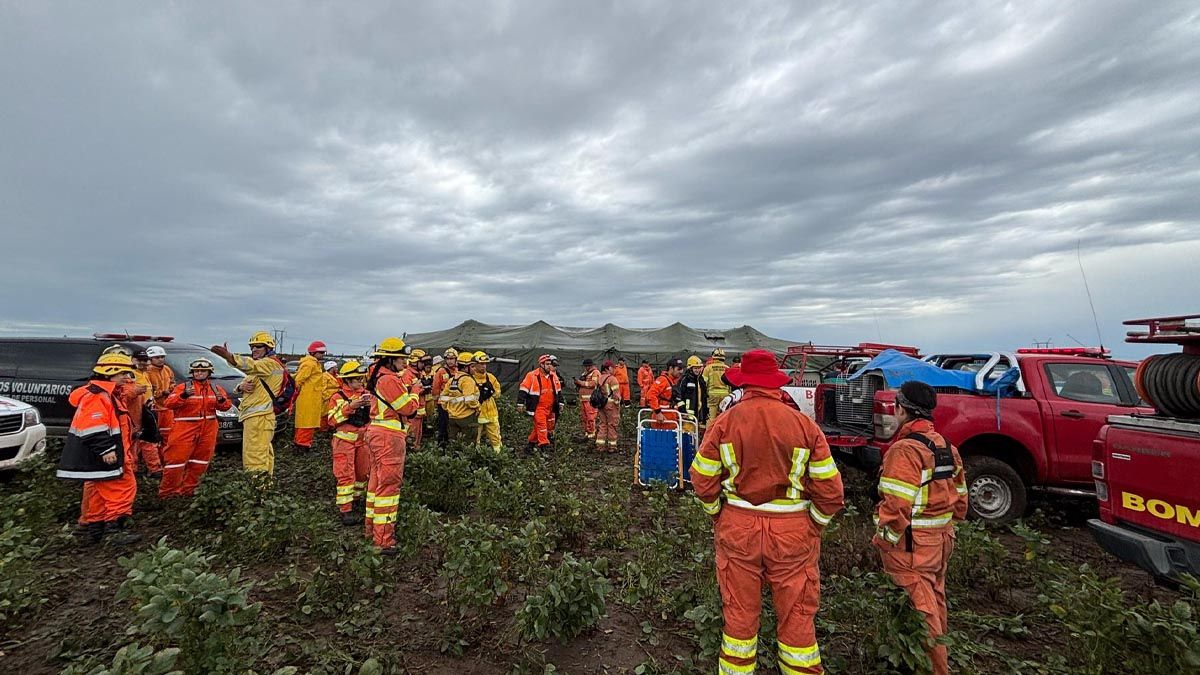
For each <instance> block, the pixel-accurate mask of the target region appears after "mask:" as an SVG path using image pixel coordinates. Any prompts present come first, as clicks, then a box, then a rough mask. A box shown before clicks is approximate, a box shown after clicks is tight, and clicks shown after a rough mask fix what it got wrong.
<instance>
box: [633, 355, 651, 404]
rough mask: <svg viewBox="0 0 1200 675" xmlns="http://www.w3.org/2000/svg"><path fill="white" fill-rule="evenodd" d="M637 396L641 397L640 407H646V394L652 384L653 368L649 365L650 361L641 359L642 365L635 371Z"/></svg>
mask: <svg viewBox="0 0 1200 675" xmlns="http://www.w3.org/2000/svg"><path fill="white" fill-rule="evenodd" d="M637 385H638V396H639V397H640V398H641V403H640V405H641V407H643V408H646V407H648V406H647V405H646V394H648V393H650V387H652V386H654V368H651V367H650V362H649V361H647V360H646V359H642V365H641V366H639V367H638V371H637Z"/></svg>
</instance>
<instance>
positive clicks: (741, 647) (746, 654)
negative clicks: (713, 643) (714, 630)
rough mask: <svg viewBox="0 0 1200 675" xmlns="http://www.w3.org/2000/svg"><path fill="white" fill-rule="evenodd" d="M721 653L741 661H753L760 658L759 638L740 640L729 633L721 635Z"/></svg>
mask: <svg viewBox="0 0 1200 675" xmlns="http://www.w3.org/2000/svg"><path fill="white" fill-rule="evenodd" d="M721 651H723V652H725V653H726V654H728V655H730V656H736V657H738V658H740V659H753V658H755V657H757V656H758V636H757V635H756V636H754V637H752V638H750V639H749V640H740V639H738V638H735V637H732V636H730V635H729V634H727V633H721Z"/></svg>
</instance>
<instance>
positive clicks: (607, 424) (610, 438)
mask: <svg viewBox="0 0 1200 675" xmlns="http://www.w3.org/2000/svg"><path fill="white" fill-rule="evenodd" d="M599 386H600V391H602V392H604V395H605V396H606V397H607V399H608V404H607V405H605V406H604V407H603V408H601V409H600V410H596V412H597V417H598V419H599V425H598V427H599V428H597V429H596V448H597V449H599V450H600V451H602V452H616V451H617V435H618V429H619V428H620V426H621V383H620V381H619V380H618V379H617V377H616V375H611V374H609V373H604V374H602V375H601V376H600V383H599ZM584 405H585V406H587V407H589V408H591V407H592V404H591V403H586V402H585V403H584ZM592 409H593V410H595V408H592Z"/></svg>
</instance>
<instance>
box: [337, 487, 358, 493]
mask: <svg viewBox="0 0 1200 675" xmlns="http://www.w3.org/2000/svg"><path fill="white" fill-rule="evenodd" d="M337 491H338V494H342V493H347V494H349V493H350V492H353V491H354V486H353V485H339V486H337Z"/></svg>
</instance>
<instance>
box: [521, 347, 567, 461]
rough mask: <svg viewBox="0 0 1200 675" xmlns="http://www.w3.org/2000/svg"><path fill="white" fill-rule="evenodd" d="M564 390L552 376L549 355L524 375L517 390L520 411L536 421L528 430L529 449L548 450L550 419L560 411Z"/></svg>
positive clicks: (544, 355)
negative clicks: (559, 406) (559, 402)
mask: <svg viewBox="0 0 1200 675" xmlns="http://www.w3.org/2000/svg"><path fill="white" fill-rule="evenodd" d="M561 396H562V390H561V388H560V387H559V386H558V384H557V379H556V378H555V377H554V375H553V367H552V366H551V365H550V355H549V354H542V355H541V356H539V357H538V365H537V368H534V369H533V370H531V371H529V372H528V373H525V377H524V378H523V379H522V380H521V388H520V389H519V390H518V391H517V410H518V411H520V412H523V413H525V414H527V415H529V416H530V417H532V418H533V425H532V426H531V428H530V430H529V438H528V443H529V449H531V450H533V449H537V450H549V449H550V434H551V433H552V432H551V426H550V424H551V419H552V418H553V417H554V411H555V410H557V408H558V401H559V398H561Z"/></svg>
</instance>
